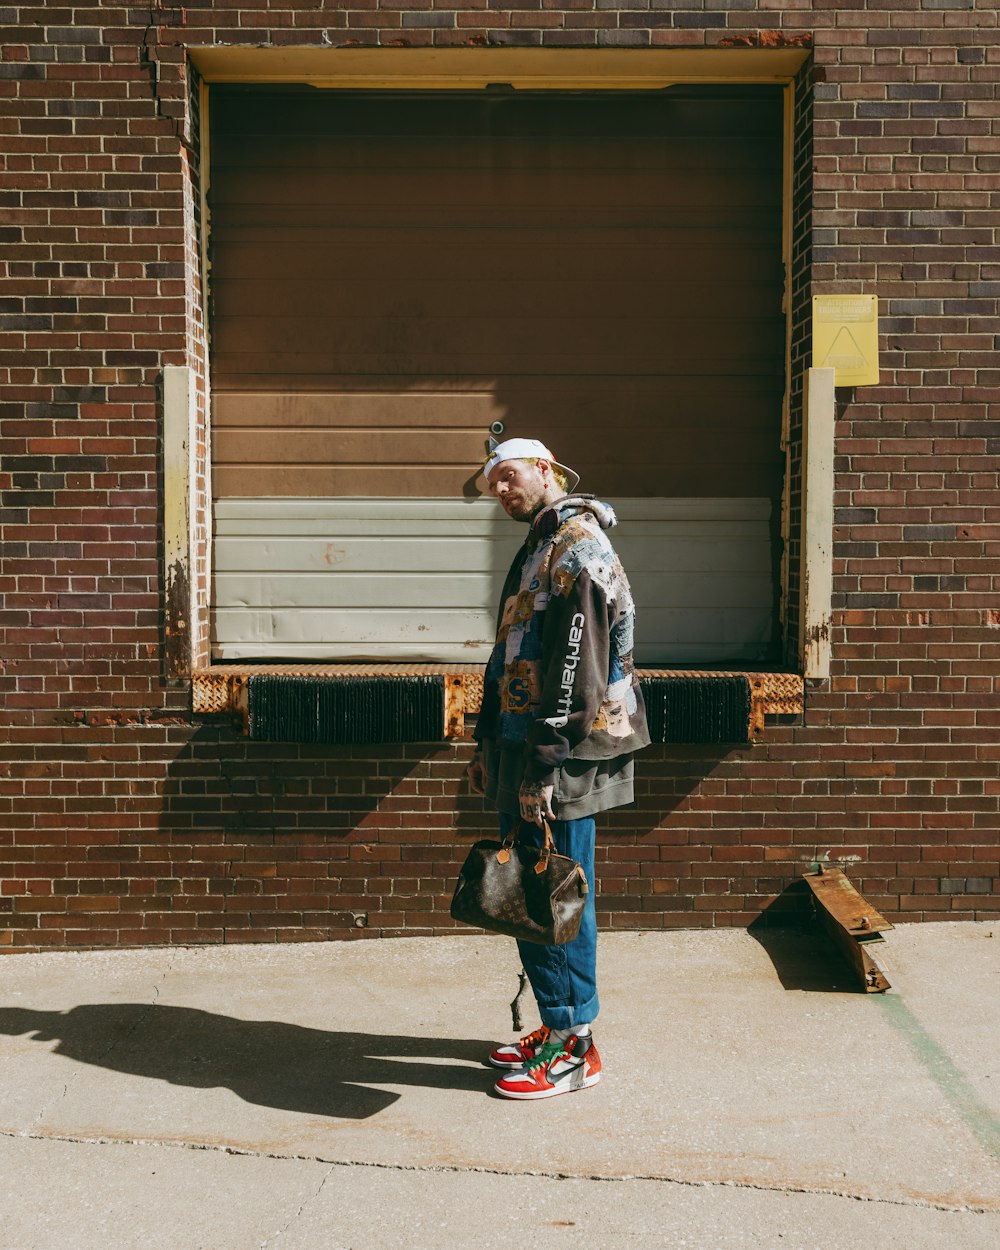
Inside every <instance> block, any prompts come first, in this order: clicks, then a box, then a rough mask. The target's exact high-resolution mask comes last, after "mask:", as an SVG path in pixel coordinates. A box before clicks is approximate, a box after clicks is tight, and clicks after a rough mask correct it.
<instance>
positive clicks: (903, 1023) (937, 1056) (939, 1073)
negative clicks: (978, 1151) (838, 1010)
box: [877, 993, 1000, 1159]
mask: <svg viewBox="0 0 1000 1250" xmlns="http://www.w3.org/2000/svg"><path fill="white" fill-rule="evenodd" d="M877 1001H878V1002H879V1004H880V1006H881V1007H882V1009H883V1011H885V1013H886V1014H887V1016H888V1018H889V1023H890V1024H891V1025H892V1027H893V1028H894V1029H895V1030H896V1032H897V1033H899V1034H900V1035H901V1036H902V1037H904V1038H905V1039H906V1041H907V1043H908V1044H909V1047H910V1050H912V1051H913V1054H914V1055H915V1056H916V1058H917V1059H918V1060H919V1062H920V1063H921V1064H922V1065H923V1066H924V1068H925V1069H926V1071H927V1075H928V1076H929V1077H930V1078H931V1080H932V1081H933V1082H934V1084H935V1085H936V1086H937V1088H938V1090H939V1092H940V1093H941V1096H942V1097H943V1098H944V1099H945V1101H946V1102H947V1103H948V1105H949V1106H950V1107H951V1108H952V1110H953V1111H954V1112H955V1113H956V1114H957V1115H958V1116H959V1118H960V1119H961V1121H962V1123H963V1124H964V1125H965V1126H966V1128H967V1129H968V1130H969V1132H970V1133H972V1135H973V1136H974V1137H975V1138H976V1140H977V1141H978V1142H979V1144H980V1145H981V1146H982V1147H983V1149H984V1150H986V1151H987V1153H988V1154H991V1155H993V1156H994V1158H997V1159H1000V1119H998V1118H997V1117H996V1116H995V1115H994V1114H993V1112H992V1111H990V1109H989V1107H987V1106H986V1105H985V1104H984V1103H983V1102H982V1100H981V1099H980V1097H979V1095H978V1094H977V1093H976V1091H975V1089H974V1088H973V1087H972V1085H971V1084H970V1083H969V1079H968V1077H966V1076H965V1074H964V1073H963V1072H962V1071H961V1069H960V1068H959V1067H958V1066H957V1065H956V1064H955V1062H954V1060H953V1059H952V1058H951V1056H950V1055H949V1054H948V1052H947V1051H946V1050H944V1048H943V1047H942V1046H940V1045H939V1044H938V1043H937V1042H936V1041H935V1040H934V1038H933V1037H931V1035H930V1034H929V1033H928V1032H927V1030H926V1029H925V1028H924V1026H923V1025H922V1024H921V1023H920V1021H919V1020H918V1019H917V1017H916V1016H915V1015H914V1014H913V1012H912V1011H911V1010H910V1008H909V1007H908V1006H907V1004H906V1003H905V1002H904V1001H903V999H902V998H900V996H899V995H898V994H893V993H889V994H881V995H879V997H878V1000H877Z"/></svg>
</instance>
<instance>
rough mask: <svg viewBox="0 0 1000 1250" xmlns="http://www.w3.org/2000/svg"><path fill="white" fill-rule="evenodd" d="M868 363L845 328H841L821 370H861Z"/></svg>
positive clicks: (852, 336)
mask: <svg viewBox="0 0 1000 1250" xmlns="http://www.w3.org/2000/svg"><path fill="white" fill-rule="evenodd" d="M867 363H868V362H867V361H866V360H865V354H864V352H863V351H862V350H861V348H860V347H859V346H858V344H857V340H856V339H855V337H854V335H853V334H852V333H851V332H850V330H848V328H847V326H841V327H840V329H839V330H838V331H837V334H836V337H835V338H834V340H833V342H832V343H831V344H830V350H829V351H828V352H827V353H826V356H825V357H824V359H823V364H822V367H823V368H827V369H828V368H830V367H831V366H832V367H833V368H834V369H863V368H864V367H865V365H866V364H867Z"/></svg>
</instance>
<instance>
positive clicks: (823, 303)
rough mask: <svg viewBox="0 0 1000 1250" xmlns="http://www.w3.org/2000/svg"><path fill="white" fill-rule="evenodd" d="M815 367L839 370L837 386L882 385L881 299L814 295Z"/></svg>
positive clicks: (866, 296)
mask: <svg viewBox="0 0 1000 1250" xmlns="http://www.w3.org/2000/svg"><path fill="white" fill-rule="evenodd" d="M813 368H814V369H835V370H836V371H837V373H836V378H835V384H836V385H837V386H872V385H873V384H875V383H877V382H878V297H877V296H875V295H814V296H813Z"/></svg>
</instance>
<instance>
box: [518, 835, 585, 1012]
mask: <svg viewBox="0 0 1000 1250" xmlns="http://www.w3.org/2000/svg"><path fill="white" fill-rule="evenodd" d="M499 815H500V833H501V836H503V835H506V834H507V832H508V831H509V830H510V828H511V826H512V825H515V824H517V818H516V817H514V816H508V815H507V814H506V813H505V812H500V813H499ZM550 824H551V826H552V837H553V838H554V840H555V844H556V850H558V852H559V853H560V855H569V856H571V857H572V858H573V859H575V860H576V861H577V863H578V864H580V865H581V866H582V867H583V871H584V872H585V873H586V875H587V884H588V885H589V886H590V893H589V894H588V895H587V901H586V906H585V907H584V911H583V920H582V921H581V923H580V932H579V933H578V934H577V935H576V937H575V938H574V939H573V941H572V942H566V943H565V944H564V945H562V946H540V945H539V944H538V943H537V942H518V944H517V949H518V951H519V952H520V955H521V962H522V964H523V965H524V971H525V972H526V973H527V974H528V980H529V981H530V982H531V988H532V989H533V990H534V992H535V1001H536V1002H537V1003H538V1010H539V1012H540V1014H541V1017H542V1024H547V1025H548V1026H549V1028H550V1029H569V1028H572V1027H573V1025H575V1024H590V1022H591V1021H592V1020H594V1019H596V1017H597V1012H598V1010H599V1006H600V1004H599V1003H598V1001H597V910H596V897H595V896H596V893H597V891H596V889H595V886H594V818H593V816H584V817H582V818H581V819H580V820H553V821H551V822H550ZM518 841H521V842H524V844H525V845H526V846H541V844H542V831H541V829H539V828H538V827H537V826H536V825H529V824H528V823H527V822H524V823H522V825H521V832H520V833H519V834H518Z"/></svg>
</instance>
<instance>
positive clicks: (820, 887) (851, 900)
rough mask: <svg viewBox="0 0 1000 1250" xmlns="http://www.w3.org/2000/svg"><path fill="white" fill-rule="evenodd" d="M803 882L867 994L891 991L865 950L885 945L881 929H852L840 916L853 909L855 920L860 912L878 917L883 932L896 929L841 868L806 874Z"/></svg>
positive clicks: (822, 924) (883, 974) (818, 917)
mask: <svg viewBox="0 0 1000 1250" xmlns="http://www.w3.org/2000/svg"><path fill="white" fill-rule="evenodd" d="M802 879H803V881H805V883H806V885H807V886H808V887H809V889H810V891H811V893H812V897H813V901H814V904H815V911H816V917H817V919H818V920H819V922H820V925H821V926H822V928H823V930H824V932H825V933H826V935H827V936H828V937H829V938H830V940H831V941H832V942H833V944H834V945H835V946H836V947H837V949H838V950H839V951H840V953H841V954H842V955H843V956H844V957H845V958H846V960H847V962H848V963H849V964H850V965H851V967H852V968H853V969H854V971H855V973H856V974H857V977H858V980H859V981H860V982H861V986H862V988H863V989H864V991H865V993H867V994H884V993H885V991H886V990H888V989H891V988H892V987H891V985H890V984H889V981H888V979H887V978H886V975H885V973H884V972H883V971H882V969H881V968H880V967H879V965H878V963H877V962H876V961H875V960H874V959H873V958H872V956H871V955H870V953H869V952H868V951H867V950H866V949H865V946H866V944H867V943H870V942H882V941H884V938H882V936H881V932H880V930H879V928H877V927H875V925H874V924H873V925H872V926H871V927H870V928H862V927H860V926H859V925H858V924H854V925H853V926H850V927H849V925H848V924H847V923H846V922H845V920H844V919H843V916H842V915H838V914H837V913H838V912H841V913H843V912H844V910H845V907H850V908H851V910H852V919H853V917H854V916H856V915H857V913H858V911H859V910H860V911H861V913H862V914H863V915H865V916H868V917H878V922H880V925H881V927H883V928H886V929H891V928H892V925H891V924H889V922H888V921H887V920H886V919H885V918H884V917H883V916H881V915H880V914H879V912H878V911H877V910H876V909H875V908H874V907H872V906H871V905H870V904H869V903H868V902H867V901H866V900H865V899H864V898H863V897H862V895H861V894H859V893H858V891H857V890H856V889H855V888H854V886H853V885H852V884H851V883H850V881H848V880H847V877H846V876H845V875H844V874H843V873H842V872H841V871H840V869H839V868H831V869H826V870H824V871H821V872H805V873H803V874H802ZM831 887H832V888H831ZM845 887H846V888H845ZM834 891H838V893H834ZM840 891H842V893H839V892H840Z"/></svg>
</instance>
